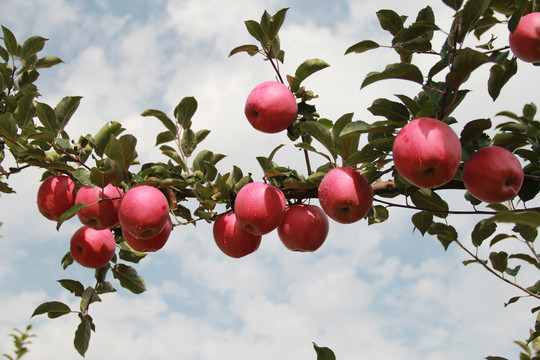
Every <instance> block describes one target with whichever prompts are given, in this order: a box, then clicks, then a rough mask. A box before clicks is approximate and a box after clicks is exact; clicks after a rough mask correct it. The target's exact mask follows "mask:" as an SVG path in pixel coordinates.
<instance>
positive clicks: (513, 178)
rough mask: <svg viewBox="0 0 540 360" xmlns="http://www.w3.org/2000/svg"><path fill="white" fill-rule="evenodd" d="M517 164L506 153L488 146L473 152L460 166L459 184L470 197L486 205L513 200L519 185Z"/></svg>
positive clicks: (519, 171)
mask: <svg viewBox="0 0 540 360" xmlns="http://www.w3.org/2000/svg"><path fill="white" fill-rule="evenodd" d="M523 178H524V174H523V169H522V167H521V163H520V162H519V160H518V159H517V158H516V157H515V155H514V154H512V153H511V152H510V151H508V150H506V149H505V148H502V147H500V146H488V147H485V148H482V149H480V150H478V151H476V152H475V153H474V154H472V156H471V157H470V158H469V160H467V162H466V163H465V166H464V167H463V183H464V184H465V187H466V188H467V190H468V191H469V192H470V193H471V195H472V196H474V197H475V198H477V199H478V200H482V201H485V202H487V203H499V202H503V201H506V200H510V199H513V198H514V196H516V195H517V193H518V192H519V190H520V189H521V185H522V184H523Z"/></svg>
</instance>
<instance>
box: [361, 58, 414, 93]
mask: <svg viewBox="0 0 540 360" xmlns="http://www.w3.org/2000/svg"><path fill="white" fill-rule="evenodd" d="M387 79H402V80H410V81H414V82H416V83H419V84H422V83H423V82H424V76H423V75H422V72H421V71H420V69H419V68H418V67H416V66H415V65H413V64H406V63H397V64H390V65H388V66H387V67H386V68H385V69H384V71H383V72H371V73H369V74H368V75H367V76H366V78H365V79H364V82H363V83H362V86H361V88H364V87H366V86H368V85H370V84H373V83H374V82H377V81H380V80H387Z"/></svg>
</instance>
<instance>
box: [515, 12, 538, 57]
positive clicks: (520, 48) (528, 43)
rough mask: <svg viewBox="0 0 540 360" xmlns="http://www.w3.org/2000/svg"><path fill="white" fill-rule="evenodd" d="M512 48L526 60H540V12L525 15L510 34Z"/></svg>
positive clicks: (518, 55)
mask: <svg viewBox="0 0 540 360" xmlns="http://www.w3.org/2000/svg"><path fill="white" fill-rule="evenodd" d="M508 42H509V44H510V49H511V50H512V52H513V53H514V55H515V56H516V57H517V58H518V59H520V60H522V61H525V62H530V63H537V62H540V12H534V13H530V14H527V15H525V16H523V17H522V18H521V19H520V20H519V24H518V26H517V28H516V30H514V32H512V33H510V35H509V36H508Z"/></svg>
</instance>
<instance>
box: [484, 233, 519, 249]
mask: <svg viewBox="0 0 540 360" xmlns="http://www.w3.org/2000/svg"><path fill="white" fill-rule="evenodd" d="M508 238H516V237H515V236H514V235H508V234H497V235H495V236H494V237H493V239H491V241H490V243H489V246H490V247H491V246H493V245H495V244H496V243H498V242H501V241H503V240H505V239H508Z"/></svg>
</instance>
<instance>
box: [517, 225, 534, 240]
mask: <svg viewBox="0 0 540 360" xmlns="http://www.w3.org/2000/svg"><path fill="white" fill-rule="evenodd" d="M512 231H514V232H517V233H519V235H521V237H522V238H523V239H524V240H525V241H528V242H534V240H536V238H537V237H538V229H537V228H536V227H532V226H529V225H525V224H517V225H516V226H514V228H513V229H512Z"/></svg>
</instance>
